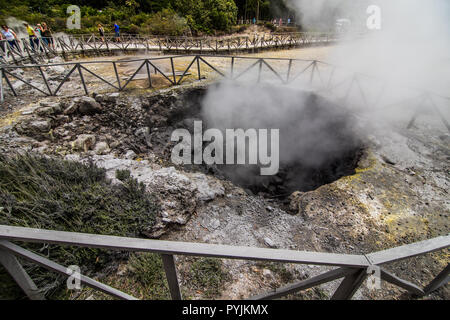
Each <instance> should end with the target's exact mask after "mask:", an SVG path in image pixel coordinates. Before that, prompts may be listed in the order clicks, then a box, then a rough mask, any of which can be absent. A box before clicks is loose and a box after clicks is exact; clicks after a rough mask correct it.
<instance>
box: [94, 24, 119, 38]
mask: <svg viewBox="0 0 450 320" xmlns="http://www.w3.org/2000/svg"><path fill="white" fill-rule="evenodd" d="M97 27H98V33H99V35H100V38H101V39H102V41H103V42H104V41H105V28H103V26H102V24H101V23H99V24H98V25H97ZM113 28H114V38H115V40H116V42H119V41H120V26H119V25H118V24H117V22H116V23H114V25H113Z"/></svg>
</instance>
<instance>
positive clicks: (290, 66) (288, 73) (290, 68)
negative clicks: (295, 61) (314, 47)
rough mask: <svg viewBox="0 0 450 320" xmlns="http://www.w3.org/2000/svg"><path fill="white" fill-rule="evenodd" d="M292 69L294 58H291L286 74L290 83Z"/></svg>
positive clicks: (287, 81)
mask: <svg viewBox="0 0 450 320" xmlns="http://www.w3.org/2000/svg"><path fill="white" fill-rule="evenodd" d="M291 70H292V59H289V66H288V70H287V75H286V83H289V78H290V77H291Z"/></svg>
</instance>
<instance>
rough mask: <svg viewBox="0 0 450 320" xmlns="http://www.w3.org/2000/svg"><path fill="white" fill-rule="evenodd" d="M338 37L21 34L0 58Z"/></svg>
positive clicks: (204, 49) (246, 47)
mask: <svg viewBox="0 0 450 320" xmlns="http://www.w3.org/2000/svg"><path fill="white" fill-rule="evenodd" d="M336 40H337V35H335V34H332V33H318V32H298V33H279V34H268V35H266V34H264V35H262V36H261V35H252V36H228V37H220V38H219V37H165V36H142V35H133V34H127V35H123V36H121V37H120V41H118V40H117V39H116V37H115V36H114V35H112V34H106V35H105V36H103V37H99V36H97V35H95V34H90V35H77V36H68V35H64V36H58V37H52V38H51V41H49V40H47V39H46V38H35V39H34V40H31V41H30V39H29V38H22V39H18V40H15V41H13V42H10V41H6V40H2V41H0V56H1V58H0V62H3V63H13V64H20V63H24V62H31V63H38V62H39V61H40V62H42V61H44V59H45V58H47V59H49V58H51V57H54V56H57V55H62V56H66V55H69V54H86V53H93V54H102V53H109V54H111V53H113V52H114V51H118V52H120V53H123V52H128V51H136V50H141V51H164V52H174V53H200V54H202V53H216V54H218V53H232V52H239V51H254V50H261V49H274V48H293V47H300V46H307V45H319V44H328V43H331V42H334V41H336Z"/></svg>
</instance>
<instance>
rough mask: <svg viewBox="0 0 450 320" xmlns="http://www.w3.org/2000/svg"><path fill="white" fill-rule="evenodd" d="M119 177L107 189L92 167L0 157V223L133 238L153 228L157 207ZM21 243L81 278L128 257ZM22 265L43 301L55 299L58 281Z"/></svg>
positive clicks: (100, 171)
mask: <svg viewBox="0 0 450 320" xmlns="http://www.w3.org/2000/svg"><path fill="white" fill-rule="evenodd" d="M122 178H123V184H120V185H112V184H111V183H110V182H109V180H108V179H107V178H106V176H105V170H104V169H101V168H98V167H96V166H95V165H93V164H92V163H91V164H87V165H85V164H81V163H77V162H72V161H64V160H59V159H52V158H48V157H42V156H36V155H31V154H25V155H13V156H6V155H0V224H3V225H13V226H23V227H32V228H42V229H51V230H59V231H72V232H84V233H96V234H103V235H115V236H128V237H139V236H141V235H142V234H143V232H144V231H148V230H149V229H151V227H152V226H153V225H154V223H155V216H156V214H157V213H158V212H159V210H160V208H159V204H158V202H157V200H156V198H155V197H154V195H152V194H150V193H148V192H146V190H145V186H144V185H143V184H141V183H138V182H137V180H135V179H133V178H131V177H130V176H126V175H122ZM21 245H22V246H23V247H26V248H27V249H30V250H32V251H35V252H37V253H38V254H41V255H44V256H46V257H48V258H49V259H51V260H53V261H56V262H58V263H60V264H62V265H64V266H68V265H78V266H80V268H81V271H82V273H83V274H86V275H92V274H96V273H98V272H102V273H103V274H104V273H105V272H106V273H108V272H110V271H111V270H112V269H114V266H113V265H111V263H112V262H114V263H117V262H118V261H120V260H123V259H127V258H128V253H119V252H113V251H105V250H100V249H83V248H75V247H67V246H57V245H47V244H21ZM24 267H25V269H26V270H27V272H29V274H30V276H31V277H32V278H33V280H34V281H35V282H36V284H37V285H38V287H39V288H42V290H43V291H44V292H45V294H46V295H47V297H49V298H51V297H56V296H58V294H59V293H60V292H61V290H60V289H61V288H62V286H61V284H62V283H64V278H62V277H58V276H56V275H55V274H51V273H49V272H48V271H46V270H44V269H42V268H40V267H37V266H35V265H29V264H24ZM105 268H106V269H105ZM2 277H3V276H2ZM55 279H56V280H55ZM5 292H12V291H11V290H9V291H3V290H2V291H1V292H0V295H1V298H14V297H3V295H4V294H5Z"/></svg>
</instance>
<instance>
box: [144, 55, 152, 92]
mask: <svg viewBox="0 0 450 320" xmlns="http://www.w3.org/2000/svg"><path fill="white" fill-rule="evenodd" d="M145 66H146V67H147V77H148V87H149V88H152V77H151V76H150V64H149V62H148V60H145Z"/></svg>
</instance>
